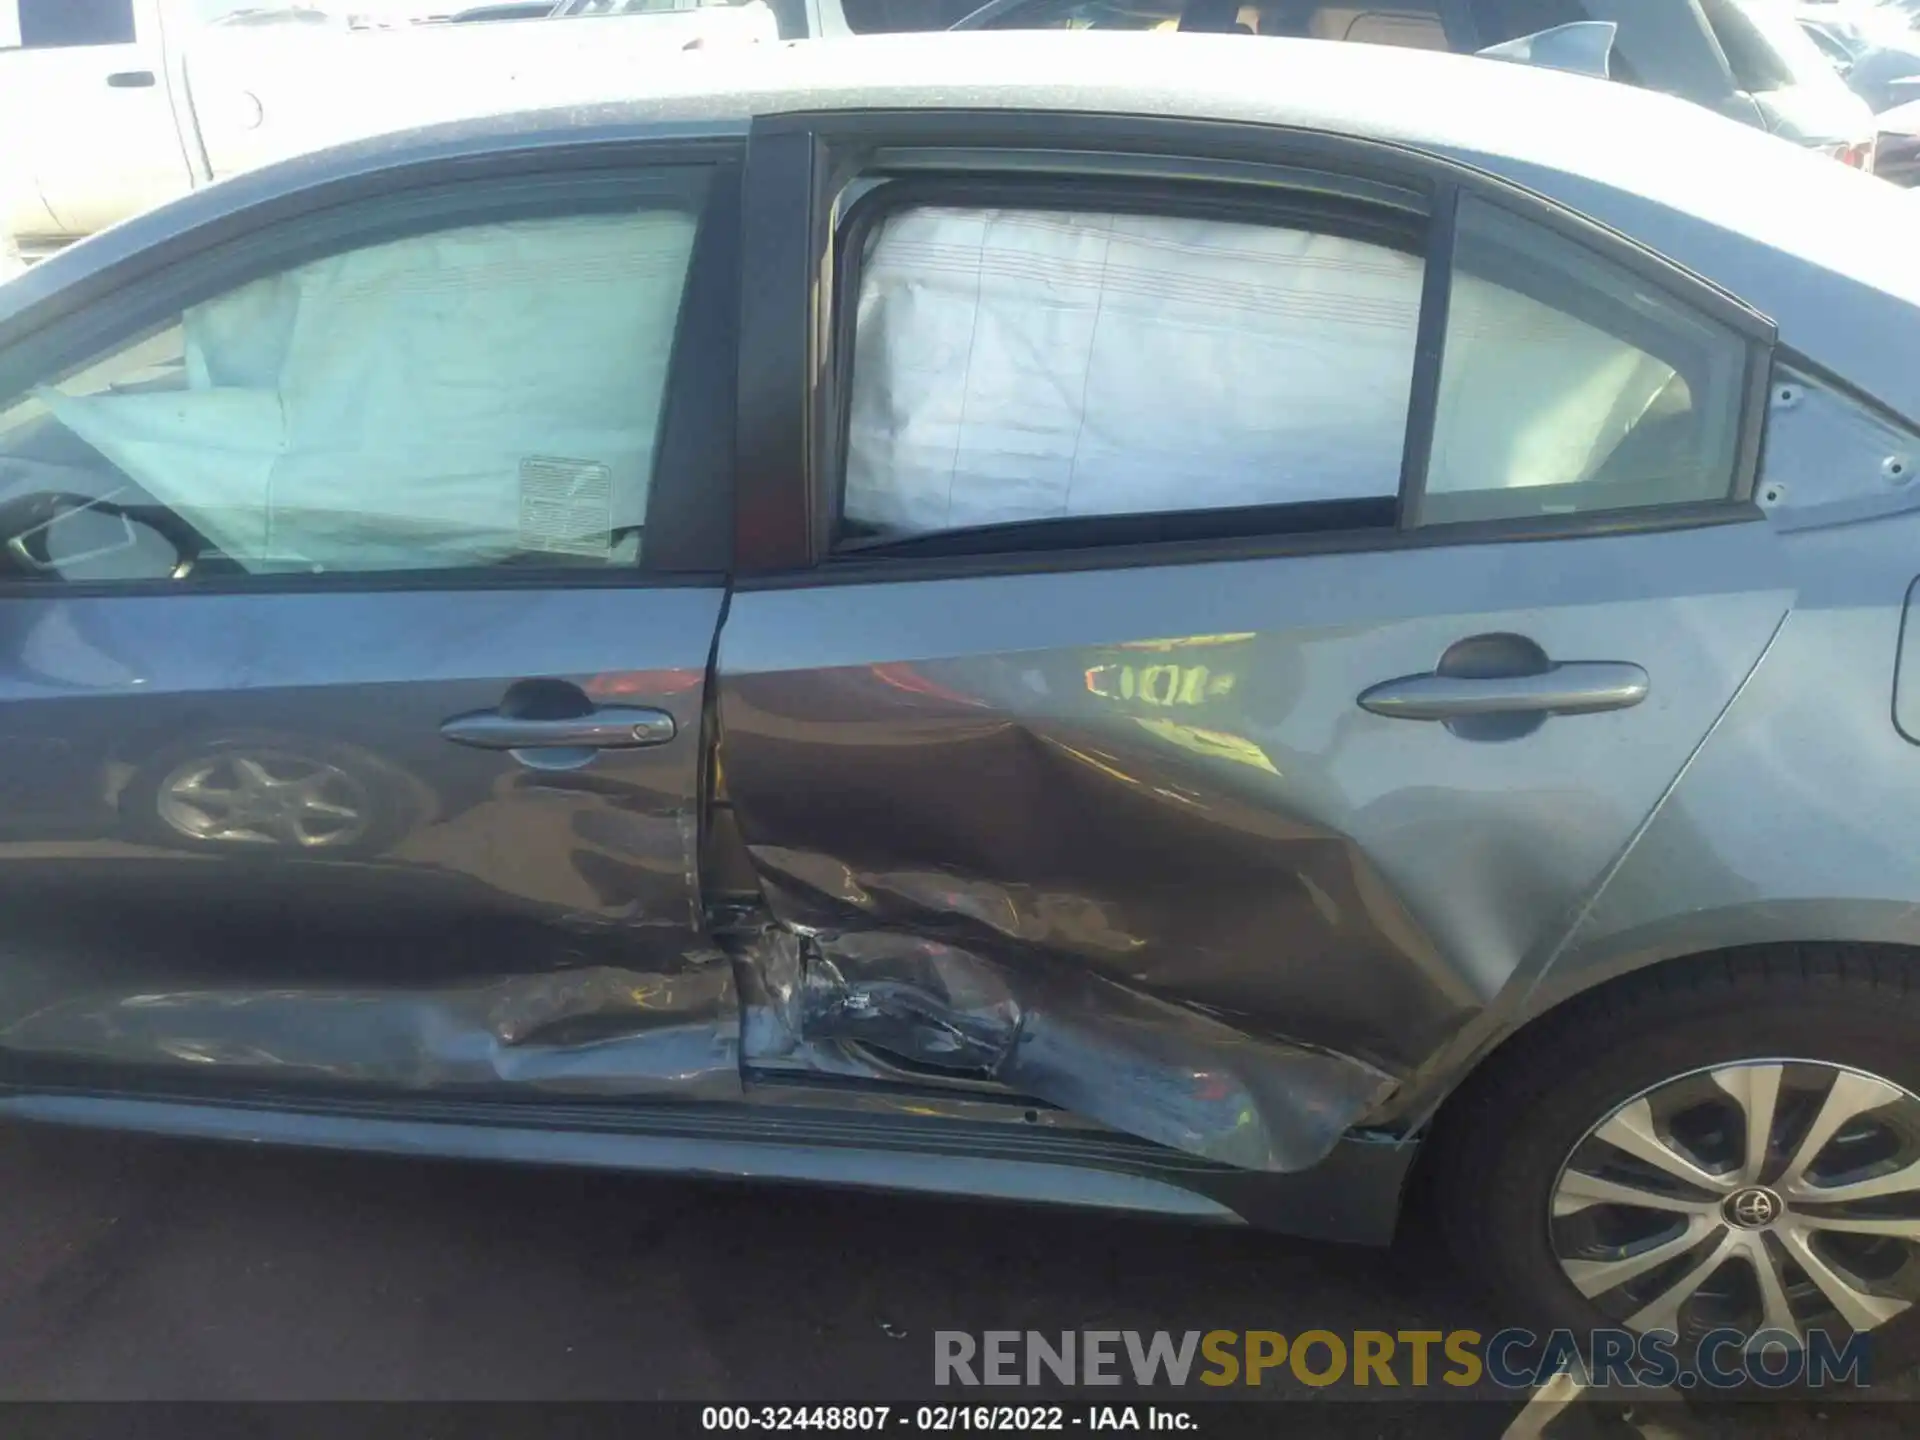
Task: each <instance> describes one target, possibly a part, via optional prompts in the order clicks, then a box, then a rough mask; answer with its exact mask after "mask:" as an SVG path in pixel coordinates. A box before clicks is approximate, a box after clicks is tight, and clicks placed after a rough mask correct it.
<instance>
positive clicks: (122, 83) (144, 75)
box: [107, 70, 153, 90]
mask: <svg viewBox="0 0 1920 1440" xmlns="http://www.w3.org/2000/svg"><path fill="white" fill-rule="evenodd" d="M107 84H108V85H110V86H112V87H113V88H114V89H115V90H146V89H150V88H151V87H152V85H153V72H152V71H151V70H116V71H115V72H114V73H113V74H111V75H109V76H107Z"/></svg>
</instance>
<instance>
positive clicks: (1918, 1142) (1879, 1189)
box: [1548, 1060, 1920, 1345]
mask: <svg viewBox="0 0 1920 1440" xmlns="http://www.w3.org/2000/svg"><path fill="white" fill-rule="evenodd" d="M1549 1209H1550V1213H1549V1216H1548V1225H1549V1232H1550V1235H1551V1237H1552V1243H1553V1249H1554V1254H1555V1256H1556V1257H1557V1259H1558V1260H1559V1262H1560V1267H1561V1269H1562V1271H1563V1272H1564V1273H1565V1274H1566V1276H1567V1278H1568V1279H1569V1280H1570V1281H1571V1282H1572V1283H1573V1285H1574V1287H1575V1288H1576V1289H1577V1290H1579V1291H1580V1293H1581V1294H1583V1295H1585V1296H1586V1297H1587V1298H1588V1299H1589V1300H1590V1301H1592V1302H1593V1303H1594V1304H1595V1305H1596V1306H1598V1307H1599V1308H1600V1310H1601V1311H1603V1312H1604V1313H1605V1314H1606V1315H1608V1316H1609V1317H1610V1318H1611V1319H1613V1320H1615V1321H1617V1322H1619V1323H1621V1324H1623V1325H1625V1326H1627V1327H1628V1328H1630V1329H1634V1330H1639V1331H1643V1332H1645V1331H1654V1330H1669V1331H1673V1332H1675V1333H1676V1334H1678V1335H1679V1336H1680V1337H1681V1338H1682V1339H1683V1340H1687V1339H1693V1340H1697V1339H1698V1338H1699V1337H1701V1336H1703V1335H1705V1334H1706V1333H1707V1332H1708V1331H1710V1330H1714V1329H1720V1328H1733V1329H1738V1330H1740V1331H1741V1332H1742V1333H1744V1334H1747V1335H1750V1336H1756V1335H1758V1334H1760V1333H1762V1332H1766V1333H1768V1334H1769V1336H1770V1338H1771V1332H1784V1334H1785V1335H1786V1336H1788V1337H1791V1340H1792V1341H1793V1343H1796V1344H1799V1345H1804V1344H1805V1335H1806V1332H1807V1331H1808V1330H1809V1329H1812V1328H1815V1327H1821V1328H1826V1329H1831V1330H1836V1331H1838V1330H1850V1331H1854V1332H1864V1331H1870V1330H1873V1329H1876V1328H1878V1327H1879V1326H1881V1325H1884V1324H1886V1323H1887V1322H1888V1321H1890V1320H1892V1319H1894V1318H1895V1317H1896V1316H1898V1315H1900V1314H1901V1313H1903V1312H1904V1311H1906V1310H1907V1309H1908V1308H1909V1307H1910V1306H1912V1305H1913V1303H1914V1302H1915V1301H1916V1300H1920V1099H1917V1098H1916V1097H1915V1096H1914V1095H1913V1094H1912V1093H1911V1092H1910V1091H1908V1090H1905V1089H1903V1088H1902V1087H1900V1086H1898V1085H1895V1084H1893V1083H1892V1082H1890V1081H1887V1080H1884V1079H1881V1078H1880V1077H1878V1076H1875V1075H1869V1074H1866V1073H1865V1072H1863V1071H1859V1070H1853V1069H1849V1068H1847V1067H1845V1066H1840V1065H1833V1064H1828V1063H1825V1062H1820V1061H1804V1060H1755V1061H1750V1062H1743V1063H1740V1064H1733V1065H1723V1066H1719V1067H1716V1068H1712V1069H1706V1070H1699V1071H1694V1072H1692V1073H1690V1074H1685V1075H1679V1076H1675V1077H1673V1078H1672V1079H1669V1080H1665V1081H1662V1082H1661V1083H1660V1084H1658V1085H1654V1086H1652V1087H1650V1088H1648V1089H1646V1090H1644V1091H1642V1092H1641V1093H1640V1094H1638V1095H1636V1096H1634V1097H1633V1098H1632V1099H1630V1100H1628V1101H1627V1102H1626V1103H1625V1104H1624V1105H1621V1106H1620V1107H1619V1108H1618V1109H1616V1110H1615V1111H1614V1112H1613V1113H1612V1114H1611V1115H1609V1116H1607V1117H1606V1118H1605V1119H1604V1120H1602V1121H1601V1122H1600V1123H1599V1124H1598V1125H1595V1126H1594V1127H1593V1128H1592V1129H1591V1130H1589V1131H1588V1132H1587V1134H1586V1135H1585V1136H1584V1137H1583V1138H1582V1139H1581V1141H1580V1143H1579V1144H1578V1145H1576V1146H1575V1147H1574V1149H1573V1151H1572V1153H1571V1154H1570V1155H1569V1156H1568V1157H1567V1160H1566V1162H1565V1164H1564V1165H1562V1167H1561V1170H1560V1175H1559V1178H1558V1179H1557V1180H1556V1182H1555V1184H1554V1188H1553V1196H1552V1201H1551V1204H1550V1207H1549Z"/></svg>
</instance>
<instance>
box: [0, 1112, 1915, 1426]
mask: <svg viewBox="0 0 1920 1440" xmlns="http://www.w3.org/2000/svg"><path fill="white" fill-rule="evenodd" d="M0 1196H4V1207H5V1208H4V1212H3V1213H4V1216H5V1223H4V1225H0V1401H46V1400H58V1401H99V1400H118V1401H226V1402H255V1403H260V1402H287V1401H308V1402H336V1401H439V1402H454V1401H518V1402H535V1403H537V1404H539V1405H542V1406H546V1405H552V1404H558V1403H561V1402H581V1401H652V1400H682V1401H685V1400H694V1401H730V1402H731V1401H753V1402H765V1403H769V1404H781V1403H789V1404H800V1403H804V1404H808V1405H817V1404H823V1403H830V1404H844V1403H849V1402H860V1401H867V1402H895V1403H898V1402H908V1403H912V1402H914V1401H923V1400H927V1399H930V1398H954V1397H952V1396H951V1393H950V1392H948V1393H947V1394H946V1395H944V1396H943V1395H942V1394H941V1392H936V1391H935V1390H934V1389H933V1387H932V1372H933V1356H934V1338H933V1337H934V1332H935V1331H938V1330H966V1331H972V1332H975V1333H979V1332H984V1331H988V1330H1021V1331H1026V1330H1035V1331H1040V1332H1043V1333H1049V1334H1052V1333H1057V1332H1059V1331H1062V1330H1073V1331H1084V1330H1090V1329H1102V1330H1118V1331H1125V1330H1142V1331H1153V1330H1170V1331H1175V1332H1182V1331H1186V1330H1191V1329H1198V1330H1215V1329H1228V1330H1242V1331H1244V1330H1255V1329H1262V1330H1275V1331H1279V1332H1281V1333H1283V1334H1298V1333H1300V1332H1302V1331H1305V1330H1309V1329H1322V1330H1329V1331H1332V1332H1334V1333H1335V1334H1350V1333H1351V1332H1353V1331H1357V1330H1366V1329H1377V1330H1386V1331H1389V1332H1393V1331H1399V1330H1407V1329H1433V1330H1442V1331H1448V1330H1457V1329H1461V1328H1471V1329H1476V1330H1480V1331H1482V1332H1483V1333H1490V1332H1491V1331H1492V1330H1495V1329H1498V1328H1499V1326H1498V1324H1497V1323H1495V1318H1494V1317H1493V1316H1491V1315H1489V1314H1488V1313H1487V1310H1486V1307H1485V1305H1484V1303H1483V1302H1481V1301H1480V1300H1478V1299H1477V1298H1474V1297H1473V1295H1472V1291H1471V1287H1470V1286H1468V1285H1466V1284H1464V1283H1463V1282H1462V1280H1461V1278H1460V1277H1459V1276H1457V1275H1455V1274H1454V1273H1452V1272H1451V1271H1450V1270H1449V1269H1448V1268H1447V1267H1446V1265H1445V1264H1444V1262H1443V1261H1441V1260H1440V1259H1439V1258H1438V1257H1437V1255H1436V1254H1434V1253H1433V1252H1432V1250H1431V1247H1427V1246H1404V1245H1403V1246H1402V1247H1400V1248H1398V1249H1395V1250H1389V1251H1372V1250H1363V1249H1353V1248H1347V1247H1341V1246H1331V1245H1319V1244H1308V1243H1304V1242H1296V1241H1289V1240H1285V1239H1276V1238H1274V1237H1270V1236H1262V1235H1255V1234H1249V1233H1245V1232H1240V1231H1227V1230H1215V1229H1196V1228H1188V1227H1183V1226H1178V1225H1174V1224H1168V1223H1162V1222H1156V1221H1146V1220H1128V1219H1118V1218H1110V1217H1106V1216H1092V1215H1084V1214H1077V1213H1073V1212H1066V1211H1054V1210H1035V1209H1019V1208H1012V1207H1007V1206H992V1205H976V1204H963V1203H959V1202H948V1201H940V1200H928V1199H917V1198H904V1197H893V1196H883V1195H873V1194H865V1193H857V1192H838V1191H830V1190H821V1189H800V1188H791V1187H762V1186H735V1185H726V1184H720V1183H715V1182H692V1181H679V1180H660V1179H654V1178H647V1177H636V1176H626V1175H617V1174H605V1173H599V1172H579V1171H558V1170H533V1169H515V1168H507V1167H492V1166H478V1165H468V1164H452V1163H443V1162H434V1161H421V1160H401V1159H390V1158H376V1157H362V1156H347V1155H334V1154H323V1153H311V1152H298V1151H285V1150H278V1149H270V1148H264V1147H230V1146H212V1145H203V1144H183V1143H178V1142H170V1141H158V1140H151V1139H146V1138H141V1137H130V1136H115V1135H106V1134H97V1133H90V1132H69V1131H61V1130H51V1129H41V1128H37V1127H11V1126H10V1127H4V1128H0ZM1265 1378H1266V1381H1267V1383H1266V1384H1264V1385H1263V1386H1262V1387H1261V1388H1260V1389H1259V1390H1258V1391H1257V1392H1249V1393H1253V1394H1256V1395H1257V1396H1258V1398H1260V1399H1261V1400H1264V1401H1269V1402H1272V1403H1271V1405H1270V1406H1269V1409H1270V1411H1271V1414H1272V1417H1273V1422H1274V1426H1275V1428H1274V1429H1273V1430H1272V1431H1271V1433H1275V1434H1282V1433H1284V1434H1340V1435H1354V1436H1361V1435H1365V1436H1375V1437H1382V1440H1384V1437H1389V1436H1401V1435H1406V1436H1421V1437H1425V1436H1461V1437H1469V1436H1500V1435H1505V1434H1512V1435H1514V1436H1516V1437H1519V1436H1526V1435H1540V1436H1543V1437H1545V1440H1561V1437H1565V1440H1582V1437H1587V1436H1601V1435H1606V1436H1619V1437H1624V1440H1632V1437H1639V1440H1697V1437H1708V1436H1713V1437H1719V1436H1731V1435H1740V1436H1768V1437H1787V1436H1798V1435H1803V1434H1804V1435H1820V1436H1830V1435H1836V1434H1849V1435H1852V1434H1858V1435H1863V1436H1868V1435H1871V1436H1879V1435H1904V1434H1920V1403H1894V1404H1873V1405H1861V1404H1850V1403H1845V1402H1843V1403H1838V1404H1836V1403H1830V1402H1829V1401H1825V1400H1822V1401H1819V1402H1811V1403H1799V1404H1776V1405H1766V1406H1759V1407H1743V1408H1742V1409H1741V1410H1739V1411H1737V1412H1736V1411H1722V1410H1704V1411H1703V1410H1700V1409H1698V1408H1695V1407H1689V1406H1686V1405H1680V1404H1672V1403H1662V1402H1659V1401H1646V1400H1643V1399H1642V1400H1635V1401H1632V1402H1630V1403H1627V1404H1613V1403H1610V1402H1609V1403H1597V1402H1592V1401H1590V1400H1587V1399H1578V1400H1576V1401H1575V1402H1574V1403H1573V1404H1571V1405H1569V1406H1567V1407H1566V1408H1565V1409H1564V1410H1562V1411H1560V1412H1559V1413H1557V1414H1556V1413H1553V1412H1554V1411H1555V1405H1554V1404H1553V1403H1552V1401H1551V1400H1549V1401H1548V1402H1547V1403H1545V1404H1542V1403H1535V1404H1534V1405H1532V1406H1531V1407H1529V1406H1528V1405H1527V1403H1526V1402H1527V1399H1528V1398H1529V1397H1527V1396H1525V1395H1504V1396H1501V1395H1495V1396H1494V1397H1493V1398H1481V1399H1473V1398H1460V1397H1459V1396H1458V1395H1452V1394H1449V1395H1444V1396H1442V1397H1441V1398H1439V1399H1426V1400H1423V1401H1422V1402H1421V1403H1420V1404H1418V1405H1410V1404H1409V1403H1407V1398H1406V1395H1405V1394H1404V1393H1402V1394H1399V1395H1389V1394H1386V1393H1385V1392H1382V1391H1380V1390H1378V1389H1374V1390H1371V1391H1365V1392H1363V1391H1356V1390H1354V1389H1353V1388H1352V1387H1350V1386H1338V1387H1329V1388H1326V1389H1316V1388H1313V1387H1309V1386H1306V1385H1303V1384H1301V1383H1300V1382H1299V1381H1297V1380H1296V1379H1295V1378H1294V1377H1293V1376H1292V1375H1291V1374H1290V1373H1289V1372H1288V1371H1287V1369H1285V1368H1284V1367H1282V1368H1280V1369H1278V1370H1277V1371H1274V1372H1269V1374H1268V1375H1267V1376H1266V1377H1265ZM1895 1388H1896V1391H1897V1392H1898V1393H1903V1394H1904V1393H1913V1390H1912V1387H1911V1386H1901V1387H1895ZM1423 1393H1426V1392H1423ZM957 1398H961V1399H978V1398H981V1392H974V1393H973V1394H972V1395H971V1396H960V1397H957ZM986 1398H991V1399H994V1400H999V1401H1002V1402H1004V1401H1005V1400H1006V1399H1008V1398H1009V1397H1008V1396H1007V1395H1006V1394H1005V1393H1004V1392H1003V1393H1001V1394H999V1395H993V1396H988V1397H986ZM1012 1398H1018V1399H1022V1400H1032V1399H1034V1398H1035V1397H1034V1395H1033V1394H1032V1393H1031V1392H1026V1393H1023V1394H1022V1395H1020V1396H1018V1397H1012ZM1039 1398H1042V1399H1044V1398H1048V1397H1046V1396H1041V1397H1039ZM1052 1398H1065V1399H1070V1400H1082V1401H1084V1400H1087V1399H1096V1400H1105V1399H1108V1398H1115V1399H1119V1400H1126V1399H1128V1398H1131V1397H1130V1396H1128V1395H1127V1394H1126V1393H1125V1392H1122V1393H1121V1394H1120V1395H1118V1396H1112V1397H1109V1396H1107V1395H1090V1394H1088V1393H1087V1392H1080V1393H1079V1394H1078V1395H1073V1394H1067V1393H1064V1392H1060V1393H1056V1394H1055V1395H1054V1396H1053V1397H1052ZM1174 1398H1175V1399H1176V1400H1178V1401H1179V1402H1181V1403H1182V1404H1189V1403H1191V1406H1192V1409H1193V1410H1194V1412H1195V1413H1196V1414H1198V1415H1200V1416H1202V1417H1203V1418H1204V1417H1206V1416H1207V1414H1208V1413H1209V1412H1208V1411H1207V1410H1206V1409H1205V1408H1204V1406H1205V1405H1206V1403H1208V1402H1207V1400H1205V1399H1201V1400H1198V1401H1197V1403H1194V1402H1196V1397H1195V1396H1194V1394H1193V1391H1192V1388H1191V1387H1190V1388H1189V1390H1188V1391H1186V1392H1183V1393H1181V1394H1180V1395H1178V1396H1175V1397H1174ZM1209 1398H1211V1397H1209ZM44 1413H46V1412H44V1411H41V1410H38V1409H37V1408H36V1407H26V1408H25V1409H24V1410H23V1409H18V1408H13V1407H9V1408H8V1409H7V1410H6V1411H5V1412H4V1413H0V1423H6V1424H7V1426H8V1429H9V1430H10V1431H14V1430H17V1429H18V1428H19V1427H18V1425H17V1423H15V1422H17V1421H19V1419H20V1418H21V1416H22V1415H23V1414H24V1415H29V1416H31V1415H34V1414H44ZM116 1413H117V1414H118V1415H119V1416H120V1417H121V1418H123V1419H126V1418H131V1419H133V1420H134V1421H136V1422H139V1421H141V1420H142V1419H143V1418H144V1419H146V1420H152V1419H153V1418H154V1417H156V1416H158V1415H159V1414H161V1413H162V1412H159V1411H155V1410H152V1409H149V1408H147V1407H140V1406H134V1407H125V1408H123V1409H122V1410H120V1411H118V1412H116ZM167 1413H172V1412H167ZM251 1413H255V1414H262V1413H264V1414H266V1415H269V1416H273V1415H281V1416H287V1417H291V1416H294V1415H297V1414H301V1413H302V1411H301V1409H300V1407H295V1406H280V1405H271V1406H269V1407H268V1408H267V1409H265V1410H264V1411H259V1412H251ZM324 1413H325V1412H315V1411H311V1410H309V1411H307V1412H305V1414H306V1418H307V1419H309V1420H313V1419H315V1418H318V1416H320V1415H323V1414H324ZM523 1413H527V1414H533V1415H535V1416H538V1415H541V1414H545V1413H547V1412H546V1411H544V1410H540V1411H532V1412H523ZM555 1413H557V1412H555ZM636 1413H639V1412H636ZM366 1418H367V1417H366V1415H365V1414H362V1415H361V1419H360V1420H359V1421H356V1422H355V1423H354V1424H353V1425H352V1426H350V1427H347V1428H352V1429H354V1430H357V1431H360V1432H362V1433H367V1426H366V1425H365V1424H364V1423H361V1422H362V1421H364V1420H365V1419H366ZM206 1420H207V1416H206V1414H205V1413H204V1412H192V1413H190V1414H189V1415H187V1416H186V1417H184V1418H181V1419H180V1425H181V1427H182V1428H183V1433H186V1432H191V1433H194V1434H201V1435H203V1434H206V1433H208V1426H207V1424H206ZM89 1428H91V1427H89ZM167 1428H168V1427H167V1426H163V1425H161V1426H157V1425H153V1424H145V1423H136V1426H135V1429H136V1432H137V1433H142V1434H147V1433H156V1432H157V1431H159V1430H164V1429H167ZM308 1428H309V1429H311V1428H312V1427H311V1426H309V1427H308ZM321 1428H322V1429H323V1430H324V1429H329V1428H331V1427H330V1426H327V1425H325V1424H323V1425H322V1427H321ZM1204 1428H1205V1427H1203V1432H1204ZM1215 1428H1216V1430H1218V1428H1219V1427H1215ZM643 1430H644V1426H643V1427H642V1431H643ZM630 1433H642V1432H641V1431H631V1432H630ZM1235 1433H1241V1431H1240V1430H1236V1431H1235Z"/></svg>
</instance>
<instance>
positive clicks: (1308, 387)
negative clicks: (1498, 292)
mask: <svg viewBox="0 0 1920 1440" xmlns="http://www.w3.org/2000/svg"><path fill="white" fill-rule="evenodd" d="M1420 283H1421V262H1420V260H1419V258H1418V257H1417V256H1415V255H1411V254H1406V253H1402V252H1401V251H1398V250H1395V249H1390V248H1387V247H1385V246H1383V245H1378V244H1370V243H1365V242H1363V241H1360V240H1356V239H1351V238H1347V237H1344V236H1340V235H1333V234H1322V233H1313V232H1309V231H1305V230H1295V229H1287V228H1283V227H1279V226H1263V225H1252V224H1241V223H1233V222H1228V221H1222V220H1214V219H1180V218H1174V217H1170V216H1143V215H1116V214H1095V213H1085V212H1068V211H1043V210H984V209H957V208H956V209H949V208H923V209H915V210H908V211H902V212H899V213H896V214H895V215H893V216H891V217H889V218H888V219H886V220H885V221H884V222H883V223H882V224H881V225H880V226H879V227H878V228H877V230H876V231H875V232H873V233H872V235H871V237H870V239H869V242H868V246H867V253H866V256H865V259H864V264H863V266H862V268H861V273H860V283H859V292H858V310H857V320H856V336H855V342H854V359H853V375H852V396H851V401H850V414H849V421H848V433H847V467H846V481H845V496H844V509H843V516H844V520H845V526H846V533H847V535H848V536H849V538H855V537H899V536H908V535H915V534H923V533H927V532H930V531H937V530H943V529H950V528H957V527H963V526H975V525H984V524H995V523H1001V522H1006V521H1014V520H1032V519H1046V518H1056V517H1062V516H1069V515H1071V516H1096V515H1121V514H1142V513H1156V512H1172V511H1204V510H1209V509H1223V508H1236V507H1243V506H1265V505H1281V504H1288V503H1293V502H1300V501H1314V500H1352V499H1368V498H1383V497H1385V498H1390V497H1392V496H1394V495H1395V494H1396V493H1397V491H1398V489H1399V476H1400V464H1401V452H1402V447H1403V444H1404V438H1405V428H1406V416H1407V397H1408V391H1409V387H1410V384H1411V377H1412V371H1413V351H1414V331H1415V327H1416V323H1417V319H1418V314H1419V306H1420Z"/></svg>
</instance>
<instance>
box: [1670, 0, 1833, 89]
mask: <svg viewBox="0 0 1920 1440" xmlns="http://www.w3.org/2000/svg"><path fill="white" fill-rule="evenodd" d="M1772 3H1774V0H1762V3H1760V4H1757V5H1751V6H1749V5H1742V4H1739V3H1737V0H1700V10H1701V13H1702V14H1704V15H1705V16H1706V17H1707V24H1708V25H1710V26H1711V27H1712V28H1713V36H1714V39H1716V40H1718V41H1719V42H1720V48H1721V50H1722V51H1724V52H1725V54H1726V57H1727V68H1728V69H1730V70H1732V71H1733V83H1734V84H1736V85H1738V86H1739V87H1740V88H1741V89H1742V90H1745V91H1748V92H1749V93H1752V94H1763V93H1765V92H1766V91H1768V90H1784V89H1785V88H1787V87H1788V86H1789V85H1792V84H1794V83H1795V79H1796V77H1795V74H1794V70H1795V65H1794V61H1796V60H1798V61H1799V62H1800V64H1799V66H1798V68H1799V69H1800V70H1801V71H1802V72H1813V73H1830V72H1831V69H1832V67H1831V66H1830V65H1828V64H1827V62H1826V61H1824V60H1822V59H1821V58H1820V54H1819V52H1818V50H1816V49H1815V48H1814V44H1813V42H1812V41H1811V40H1809V39H1807V37H1806V35H1805V34H1804V33H1803V32H1802V31H1801V29H1800V26H1799V23H1798V22H1797V21H1796V20H1795V19H1794V18H1793V16H1792V14H1791V12H1789V11H1788V10H1787V9H1786V8H1785V7H1784V6H1779V7H1778V8H1779V10H1780V14H1779V15H1778V16H1777V17H1776V16H1774V15H1772V14H1771V13H1769V8H1768V7H1769V5H1770V4H1772Z"/></svg>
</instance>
